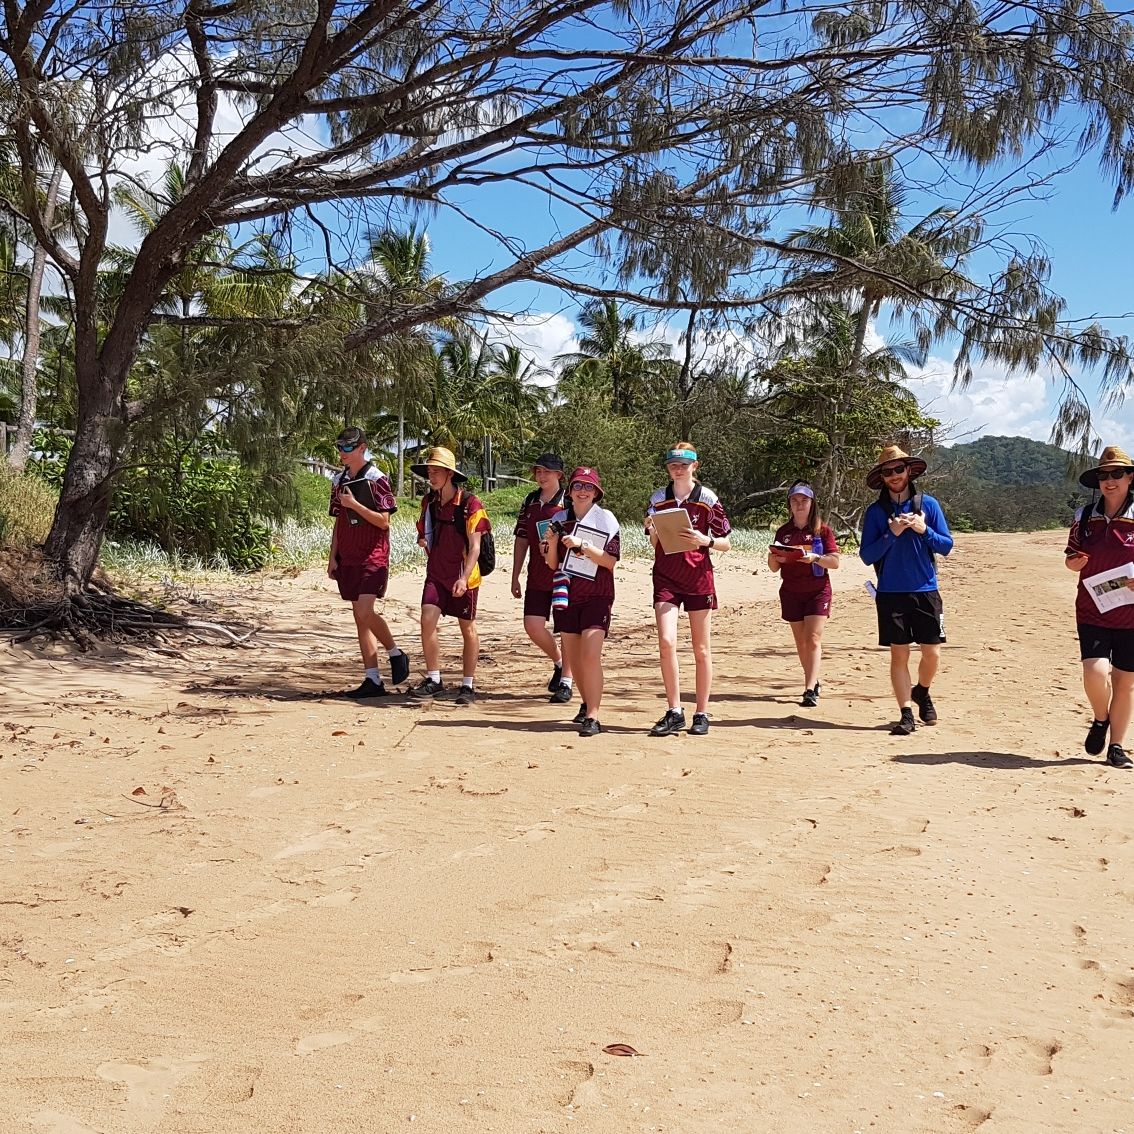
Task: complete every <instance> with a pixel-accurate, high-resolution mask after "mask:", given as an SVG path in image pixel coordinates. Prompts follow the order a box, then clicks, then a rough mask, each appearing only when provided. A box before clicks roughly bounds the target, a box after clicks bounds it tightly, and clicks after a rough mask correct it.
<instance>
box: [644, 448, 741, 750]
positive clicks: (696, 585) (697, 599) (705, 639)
mask: <svg viewBox="0 0 1134 1134" xmlns="http://www.w3.org/2000/svg"><path fill="white" fill-rule="evenodd" d="M699 467H700V462H699V461H698V460H697V452H696V450H695V449H694V448H693V445H692V443H691V442H689V441H678V442H677V444H675V445H674V446H673V447H672V448H671V449H670V450H669V451H668V452H667V453H666V455H665V468H666V472H668V473H669V478H670V479H669V484H667V485H666V486H665V488H659V489H658V490H657V492H655V493H654V494H653V496H651V497H650V505H649V508H648V509H647V511H646V531H647V532H648V533H649V536H650V542H651V543H652V544H653V545H654V571H653V576H654V618H655V620H656V621H657V626H658V653H659V656H660V661H661V671H662V682H663V683H664V685H665V695H666V698H667V704H668V708H667V709H666V711H665V715H664V716H663V717H662V718H661V720H659V721H658V722H657V724H655V725H654V727H653V728H652V729H650V735H651V736H672V735H673V734H674V733H676V732H681V731H683V730H684V728H685V710H684V709H682V707H681V677H680V672H679V669H678V664H677V621H678V615H679V614H680V612H681V608H682V607H685V612H686V614H688V615H689V635H690V637H691V638H692V639H693V658H694V661H695V664H696V671H697V685H696V688H697V703H696V707H695V708H694V711H693V724H692V725H691V726H690V728H689V735H690V736H705V735H706V734H707V733H708V731H709V693H710V691H711V690H712V686H713V652H712V643H711V632H712V618H713V611H714V610H716V609H717V591H716V583H715V582H714V579H713V561H712V559H711V558H710V557H709V553H710V551H728V550H729V548H730V546H731V543H730V541H729V538H728V537H729V533H730V532H731V531H732V527H731V526H730V524H729V522H728V516H726V515H725V510H724V508H723V506H722V505H721V502H720V501H719V500H718V499H717V496H716V493H715V492H713V490H712V489H710V488H706V487H705V486H704V485H703V484H701V483H700V482H699V481H697V480H696V479H695V478H694V474H695V473H696V471H697V469H698V468H699ZM673 508H683V509H684V510H685V512H686V514H687V515H688V516H689V523H690V525H691V527H692V529H693V530H692V531H690V532H687V533H685V536H684V539H685V544H686V546H685V549H684V550H682V551H675V552H673V553H671V554H668V555H667V554H666V552H665V551H664V550H663V548H662V546H661V544H660V543H659V542H658V537H657V533H656V532H655V531H654V528H653V517H654V516H655V515H656V514H657V513H658V512H662V511H668V510H670V509H673Z"/></svg>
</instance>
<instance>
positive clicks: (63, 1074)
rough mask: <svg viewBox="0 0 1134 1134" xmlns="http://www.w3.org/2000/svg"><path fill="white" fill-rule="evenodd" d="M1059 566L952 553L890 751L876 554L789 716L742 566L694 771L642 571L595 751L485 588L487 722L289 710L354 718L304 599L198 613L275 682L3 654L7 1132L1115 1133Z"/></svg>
mask: <svg viewBox="0 0 1134 1134" xmlns="http://www.w3.org/2000/svg"><path fill="white" fill-rule="evenodd" d="M1062 542H1063V537H1062V535H1061V534H1060V533H1044V534H1038V535H1017V536H1007V537H1005V536H967V537H961V538H960V539H959V540H958V544H957V550H956V552H955V554H954V555H953V557H952V559H951V561H950V562H949V565H948V567H947V569H946V572H945V579H944V584H943V586H944V589H945V591H946V604H947V605H946V609H947V619H948V627H949V635H950V642H949V645H948V647H947V648H946V650H945V652H944V663H943V671H942V675H941V678H940V680H939V682H938V684H937V685H935V687H934V693H935V695H936V698H937V702H938V706H939V709H940V712H941V718H942V723H941V725H940V726H939V727H937V728H936V729H925V728H923V729H920V730H919V731H918V732H917V733H915V734H914V735H913V736H912V737H908V738H904V739H898V738H892V737H890V736H888V735H887V734H886V732H885V727H886V725H887V724H888V722H889V721H890V720H892V719H893V715H894V714H893V710H892V704H891V700H890V696H889V693H888V688H887V670H886V661H885V656H884V654H883V652H882V651H880V650H878V649H877V648H876V647H874V646H872V645H871V643H872V642H873V641H874V630H873V604H872V603H871V601H870V600H869V599H868V598H867V596H866V594H865V593H864V591H863V588H862V583H863V581H864V580H865V578H866V577H867V573H866V571H865V569H863V568H862V567H861V566H860V565H859V564H858V563H857V560H854V561H851V562H848V563H847V565H846V566H845V567H844V569H842V570H841V571H840V572H839V573H838V575H837V576H836V588H837V589H836V603H835V617H834V619H833V621H832V623H831V625H830V628H829V631H828V634H827V639H826V641H827V647H828V656H827V663H826V672H825V675H824V680H823V697H822V700H821V703H820V707H819V708H818V709H817V710H805V709H800V708H798V707H797V706H796V704H795V702H796V700H797V699H798V696H799V693H800V691H801V689H802V680H801V677H800V675H799V672H798V668H797V665H796V662H795V659H794V654H793V653H792V651H791V648H790V635H789V632H788V630H787V627H786V626H783V625H782V624H781V623H780V622H779V619H778V607H777V606H776V603H775V598H774V594H775V584H774V582H773V581H772V580H771V579H770V578H769V577H768V575H767V572H766V571H765V570H764V569H763V567H762V565H761V564H758V563H756V562H751V561H745V560H742V559H740V558H731V559H730V558H729V557H723V563H722V568H721V571H720V577H719V581H720V585H721V594H722V600H723V603H724V607H725V609H724V610H723V611H722V612H721V613H720V615H719V616H718V618H717V621H716V635H715V644H716V658H717V697H716V702H715V706H714V710H713V712H714V718H713V729H712V732H711V734H710V735H709V736H708V737H707V738H704V739H697V738H692V737H688V736H682V737H677V738H670V739H663V740H658V739H650V738H649V737H647V736H645V735H644V733H645V730H646V729H647V728H648V727H649V725H650V724H651V723H652V722H653V720H655V719H656V717H657V716H659V715H660V713H661V711H662V710H663V709H664V703H663V699H662V696H661V685H660V680H659V677H658V673H657V667H656V662H655V647H654V640H653V633H652V625H651V623H650V622H649V612H648V605H647V604H648V570H647V566H646V565H645V564H642V563H637V564H630V565H628V566H627V567H626V568H624V569H623V570H622V571H621V572H620V575H621V581H620V602H619V604H618V607H617V608H616V622H615V631H614V636H613V637H612V639H611V641H610V643H609V645H608V651H607V654H608V673H609V677H608V683H609V684H608V689H609V693H608V701H607V703H606V705H605V706H604V714H603V716H604V722H605V724H606V726H607V730H608V731H607V732H606V734H605V735H604V736H601V737H598V738H594V739H590V740H581V739H580V738H578V737H577V736H576V735H575V734H574V732H573V731H572V730H570V729H568V728H566V727H565V726H564V725H563V724H562V723H560V718H562V717H563V716H564V715H565V714H564V713H563V711H562V709H561V708H560V707H558V706H551V705H548V704H546V703H545V700H546V693H545V692H542V688H543V683H544V681H545V680H546V677H547V667H546V666H545V664H544V663H543V662H542V660H540V659H538V658H537V657H536V655H535V653H534V651H533V649H532V648H530V647H529V646H528V645H527V643H526V640H525V639H523V637H522V632H521V629H520V625H519V621H520V618H519V609H518V604H517V603H514V602H513V601H512V599H511V598H510V596H509V595H508V593H507V575H506V573H501V574H498V575H495V576H493V577H492V578H491V579H490V580H489V581H488V582H487V583H486V586H485V591H484V594H483V596H482V611H483V615H482V628H483V629H482V633H483V647H484V652H485V655H486V657H485V663H484V665H483V668H482V670H481V673H480V678H481V681H480V685H481V688H482V691H483V692H482V697H481V700H480V702H479V703H478V704H477V705H476V706H475V708H474V709H472V710H469V711H466V710H462V709H458V708H457V707H456V706H454V705H453V704H452V703H448V704H444V703H442V704H436V705H432V706H429V707H426V708H413V707H408V706H406V705H404V704H402V703H400V699H398V700H394V699H391V700H390V701H388V702H383V703H378V704H377V705H376V706H375V707H373V708H360V707H358V706H354V705H351V704H349V703H345V702H341V701H333V700H316V699H313V698H312V697H311V696H309V695H311V694H315V693H318V692H319V691H320V690H326V689H335V688H343V687H346V686H351V685H353V684H355V683H356V681H357V680H358V676H357V669H358V667H357V661H356V650H355V645H354V641H353V637H352V635H351V633H350V629H349V616H348V613H347V611H346V610H345V608H343V607H341V606H340V605H339V604H338V600H337V598H333V597H332V595H331V594H330V593H329V587H328V583H327V580H325V579H322V578H321V577H320V576H319V575H318V574H317V573H308V574H306V575H303V576H300V577H299V578H297V579H293V580H283V581H279V580H277V581H273V582H270V583H257V582H252V583H250V584H249V585H248V588H247V590H245V591H243V592H242V593H240V594H237V595H228V596H212V597H213V598H214V599H216V600H217V601H218V602H220V604H221V608H222V613H223V611H224V610H227V609H235V610H237V611H239V612H240V613H242V614H244V615H247V616H249V617H252V618H255V619H257V620H260V621H262V622H263V623H264V625H265V627H266V628H265V630H264V631H263V632H262V639H263V642H262V644H261V645H260V646H259V647H258V648H257V649H255V650H229V649H215V648H206V647H203V646H202V647H195V646H191V647H188V648H187V649H186V650H185V651H184V653H183V655H180V656H169V655H163V654H160V653H155V652H152V651H151V652H144V651H130V652H126V653H122V654H118V655H111V654H107V655H105V656H102V657H97V658H82V657H79V658H76V657H74V656H72V655H69V654H66V653H65V652H63V651H58V652H54V653H53V652H50V651H49V652H46V653H45V652H42V651H28V650H26V649H18V648H13V647H5V648H4V650H3V652H0V697H2V698H3V705H4V713H3V716H4V718H5V721H4V725H3V728H0V807H2V815H3V824H2V828H0V868H2V874H0V879H2V880H0V1044H2V1046H3V1053H4V1055H3V1058H4V1074H3V1076H0V1114H3V1115H4V1116H5V1117H4V1118H3V1119H2V1120H0V1128H2V1129H3V1130H4V1131H5V1132H8V1131H12V1132H14V1131H20V1132H23V1131H36V1132H38V1131H48V1132H51V1134H90V1132H93V1131H98V1132H101V1134H141V1132H149V1131H157V1132H161V1134H226V1132H241V1134H243V1132H258V1131H272V1132H280V1134H291V1132H295V1134H300V1132H302V1134H323V1132H331V1131H334V1132H338V1131H343V1132H348V1131H349V1132H354V1131H380V1132H384V1131H397V1130H406V1129H412V1130H414V1131H435V1132H449V1131H470V1132H471V1131H499V1132H517V1134H519V1132H523V1134H539V1132H552V1131H556V1132H558V1131H568V1130H580V1131H596V1132H612V1134H615V1132H617V1134H622V1132H629V1131H672V1132H682V1131H689V1132H693V1131H698V1132H699V1131H709V1130H712V1131H718V1130H727V1131H745V1132H765V1131H767V1132H781V1131H808V1132H827V1131H839V1132H846V1134H852V1132H853V1131H862V1132H877V1134H885V1132H899V1131H900V1132H926V1134H949V1132H953V1131H968V1130H975V1129H978V1128H979V1129H980V1130H981V1131H982V1132H984V1134H992V1132H996V1131H1014V1132H1019V1134H1037V1132H1044V1134H1046V1132H1054V1131H1069V1132H1075V1134H1085V1132H1094V1131H1100V1132H1102V1131H1105V1132H1117V1131H1124V1130H1129V1131H1134V1071H1132V1070H1131V1068H1132V1067H1134V968H1132V965H1134V844H1132V843H1131V834H1132V828H1134V807H1132V805H1131V799H1132V797H1134V776H1131V775H1130V774H1129V773H1123V772H1119V771H1113V770H1109V769H1107V768H1106V767H1104V766H1103V765H1101V764H1100V763H1098V762H1095V761H1089V760H1087V759H1086V758H1085V757H1084V756H1083V753H1082V749H1081V743H1082V737H1083V733H1084V729H1085V725H1086V721H1087V713H1086V710H1085V706H1084V702H1083V698H1082V694H1081V691H1080V688H1079V678H1078V669H1079V666H1078V661H1077V656H1078V655H1077V651H1076V642H1075V635H1074V626H1073V622H1072V583H1073V580H1072V579H1071V578H1070V576H1069V575H1068V574H1067V573H1066V571H1065V570H1064V568H1063V566H1062V563H1061V554H1060V552H1061V548H1062ZM753 568H759V573H758V574H757V575H753V574H752V570H753ZM419 585H420V579H419V578H415V577H414V576H406V575H403V576H400V577H398V578H397V579H396V580H395V582H394V586H393V597H392V599H391V601H390V603H389V604H388V608H387V610H388V613H389V614H390V615H391V617H392V620H393V622H394V624H395V626H396V627H397V628H398V629H400V630H401V636H402V640H403V642H404V643H405V644H406V645H407V647H408V648H409V649H410V650H411V651H412V653H413V655H414V662H415V674H416V670H417V665H418V663H419V662H420V651H419V649H418V648H417V643H416V641H415V638H414V635H415V631H416V626H415V622H414V620H415V616H416V610H415V603H416V599H417V596H418V593H419V592H418V587H419ZM294 631H307V632H309V633H308V635H307V636H303V635H297V634H294V633H291V632H294ZM269 643H275V644H274V645H269ZM457 644H458V636H457V634H456V629H455V627H447V628H446V634H445V646H446V650H447V651H448V655H449V656H448V658H447V663H446V664H447V670H448V673H450V674H452V673H454V672H456V670H455V668H454V660H455V654H456V648H457ZM686 657H687V655H686ZM685 676H686V679H687V685H691V683H692V671H691V667H688V666H687V667H686V670H685ZM573 712H574V705H572V706H570V707H569V713H573ZM569 713H568V714H566V715H569ZM138 788H142V789H144V792H145V794H144V795H142V794H132V793H134V792H136V791H137V789H138ZM163 793H164V794H165V800H166V802H167V803H168V804H171V806H168V807H166V808H161V807H155V806H152V805H154V804H160V802H161V801H162V799H163ZM143 804H150V805H151V806H143ZM616 1042H621V1043H627V1044H631V1045H633V1047H634V1048H636V1049H637V1050H638V1051H640V1052H642V1053H644V1055H643V1058H619V1057H614V1056H610V1055H605V1054H603V1053H602V1048H603V1047H604V1045H607V1044H611V1043H616ZM411 1124H412V1125H411Z"/></svg>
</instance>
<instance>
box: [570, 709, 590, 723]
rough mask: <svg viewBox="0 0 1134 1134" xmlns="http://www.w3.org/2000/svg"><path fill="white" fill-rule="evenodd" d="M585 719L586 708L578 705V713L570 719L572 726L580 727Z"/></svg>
mask: <svg viewBox="0 0 1134 1134" xmlns="http://www.w3.org/2000/svg"><path fill="white" fill-rule="evenodd" d="M586 719H587V706H586V705H580V706H579V711H578V712H577V713H576V714H575V715H574V716H573V717H572V718H571V723H572V724H578V725H581V724H582V723H583V721H585V720H586Z"/></svg>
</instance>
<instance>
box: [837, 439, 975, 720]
mask: <svg viewBox="0 0 1134 1134" xmlns="http://www.w3.org/2000/svg"><path fill="white" fill-rule="evenodd" d="M925 468H926V465H925V461H923V460H922V459H921V458H920V457H911V456H910V455H909V454H908V453H906V452H904V451H903V450H902V449H901V448H900V447H899V446H897V445H888V446H887V447H886V448H885V449H883V450H882V452H881V453H880V454H879V456H878V463H877V464H876V465H875V466H874V468H872V469H871V470H870V473H869V474H868V475H867V478H866V483H867V485H868V486H869V487H870V488H876V489H879V490H880V491H879V493H878V499H877V500H876V501H875V502H874V503H873V504H871V505H870V507H869V508H867V509H866V515H865V516H864V517H863V521H862V546H861V548H860V549H859V555H860V556H861V557H862V561H863V563H866V564H868V565H870V564H873V565H874V568H875V570H876V571H877V572H878V595H877V599H876V603H877V607H878V644H879V645H880V646H889V647H890V684H891V685H892V686H893V689H894V697H895V698H896V699H897V702H898V708H899V709H900V710H901V718H900V719H899V721H898V723H897V724H895V725H894V727H893V728H892V729H891V730H890V732H891V734H892V735H893V736H909V734H910V733H911V732H913V730H914V728H915V727H916V725H915V724H914V718H913V706H914V705H915V704H916V705H917V708H918V716H919V717H921V719H922V722H923V723H925V724H927V725H935V724H936V723H937V709H936V708H935V707H934V704H933V698H932V697H931V696H930V695H929V686H930V683H931V682H932V681H933V678H934V676H935V675H936V673H937V666H938V663H939V662H940V660H941V645H942V643H943V642H944V641H945V624H944V620H943V616H942V609H941V595H940V593H939V592H938V590H937V568H936V564H935V557H936V556H938V555H948V554H949V552H950V551H952V550H953V536H952V535H951V533H950V532H949V525H948V524H947V523H946V522H945V514H944V513H943V512H942V511H941V505H940V504H938V503H937V501H936V500H934V499H933V497H932V496H927V495H925V494H923V493H920V492H918V491H917V488H916V487H915V484H914V482H915V480H916V479H917V478H918V477H919V476H921V475H922V473H924V472H925ZM914 642H917V644H918V645H919V646H920V647H921V659H920V661H919V662H918V667H917V684H916V685H913V686H912V687H911V680H910V669H909V662H910V646H911V644H912V643H914Z"/></svg>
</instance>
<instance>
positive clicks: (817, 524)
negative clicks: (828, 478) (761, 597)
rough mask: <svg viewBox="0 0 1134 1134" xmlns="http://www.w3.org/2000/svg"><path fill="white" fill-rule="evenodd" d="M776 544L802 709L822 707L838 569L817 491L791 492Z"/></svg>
mask: <svg viewBox="0 0 1134 1134" xmlns="http://www.w3.org/2000/svg"><path fill="white" fill-rule="evenodd" d="M774 542H775V543H776V544H779V545H780V546H781V547H782V548H787V547H793V548H800V549H801V550H802V554H800V552H798V551H783V550H778V549H777V548H776V547H772V548H771V549H770V550H769V551H768V567H769V568H770V569H771V570H772V571H778V572H779V573H780V617H781V618H782V619H783V620H784V621H785V622H786V623H787V624H788V625H789V626H790V627H791V633H792V637H793V638H794V639H795V652H796V654H798V655H799V664H800V665H801V666H802V667H803V697H802V698H801V699H800V704H801V705H803V706H804V707H805V708H814V707H815V706H816V705H817V704H818V703H819V669H820V666H821V665H822V664H823V627H824V626H825V625H826V623H827V619H828V618H829V617H830V615H831V576H830V572H831V571H834V570H835V569H836V568H837V567H838V565H839V545H838V544H837V543H836V542H835V533H834V532H833V531H831V529H830V527H829V526H828V525H827V524H825V523H823V517H822V516H821V515H820V513H819V501H818V500H816V499H815V490H814V489H813V488H812V487H811V485H810V484H808V482H807V481H805V480H797V481H796V482H795V484H793V485H792V486H791V488H789V489H788V521H787V523H786V524H784V525H783V526H782V527H780V528H779V529H777V531H776V534H775V538H774Z"/></svg>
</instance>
